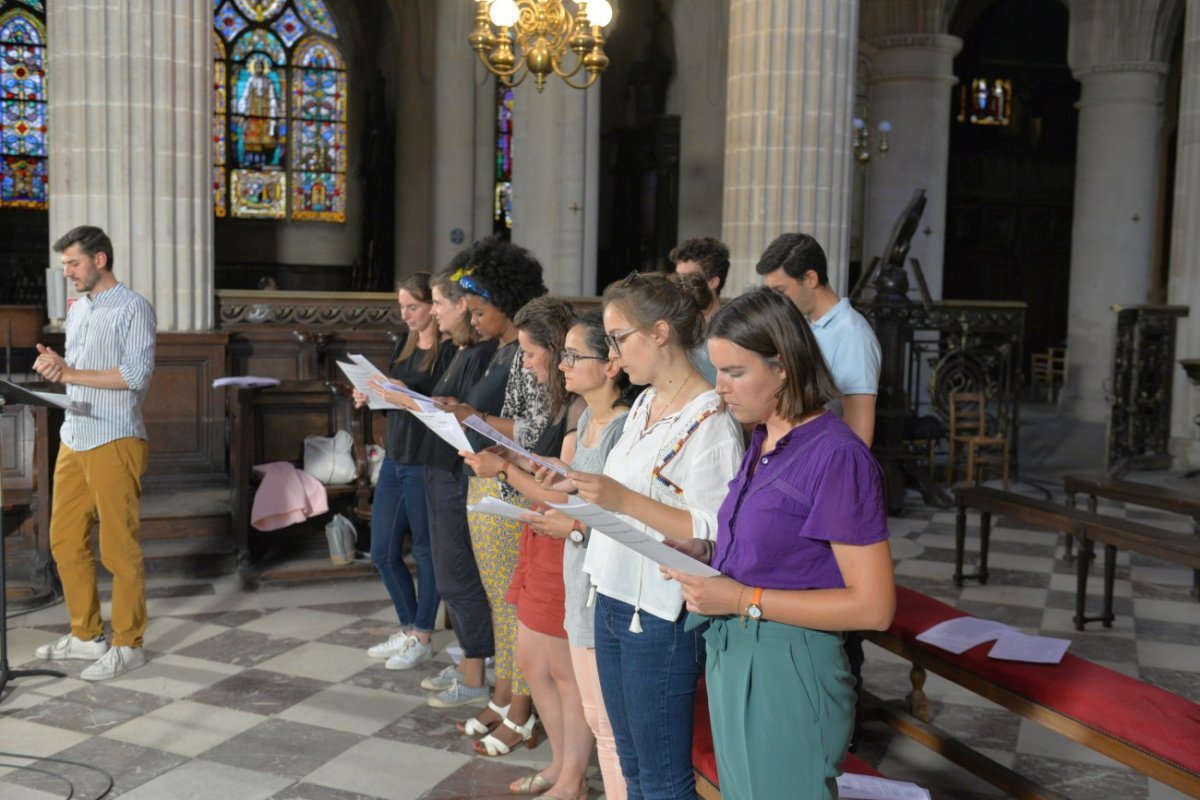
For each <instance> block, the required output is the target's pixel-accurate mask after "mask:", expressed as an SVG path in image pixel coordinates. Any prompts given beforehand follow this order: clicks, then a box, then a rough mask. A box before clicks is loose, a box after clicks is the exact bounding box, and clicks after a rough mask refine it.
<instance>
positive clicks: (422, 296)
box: [394, 272, 442, 375]
mask: <svg viewBox="0 0 1200 800" xmlns="http://www.w3.org/2000/svg"><path fill="white" fill-rule="evenodd" d="M401 290H403V291H406V292H408V293H409V294H411V295H412V296H413V297H415V298H416V299H417V302H418V303H432V302H433V291H432V290H431V289H430V288H429V273H428V272H414V273H413V274H412V275H409V276H408V277H407V278H401V279H400V280H399V281H397V282H396V292H397V294H398V293H399V292H400V291H401ZM429 324H430V325H432V326H433V347H431V348H429V349H428V350H426V351H425V355H424V357H422V358H421V371H422V372H424V373H427V374H429V375H432V374H433V370H434V369H435V368H436V367H437V363H438V349H439V346H440V345H441V343H442V336H441V331H439V330H438V326H437V320H436V319H431V320H430V321H429ZM420 339H421V334H420V333H418V332H417V331H414V330H412V329H409V331H408V338H407V339H405V340H404V347H403V349H401V350H400V355H398V356H396V361H395V362H394V363H396V364H399V363H400V362H401V361H406V360H408V358H409V357H410V356H411V355H412V354H413V353H414V352H415V351H416V349H417V345H418V343H419V341H420Z"/></svg>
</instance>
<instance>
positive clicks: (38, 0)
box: [17, 0, 46, 14]
mask: <svg viewBox="0 0 1200 800" xmlns="http://www.w3.org/2000/svg"><path fill="white" fill-rule="evenodd" d="M17 2H18V3H24V4H25V5H27V6H29V7H30V8H32V9H33V10H34V11H40V12H42V13H43V14H45V13H46V8H45V7H44V6H43V5H42V0H17Z"/></svg>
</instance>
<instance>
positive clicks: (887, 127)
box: [879, 119, 892, 133]
mask: <svg viewBox="0 0 1200 800" xmlns="http://www.w3.org/2000/svg"><path fill="white" fill-rule="evenodd" d="M879 130H880V131H881V132H883V133H891V132H892V123H890V122H888V121H887V120H886V119H885V120H884V121H883V122H881V123H879Z"/></svg>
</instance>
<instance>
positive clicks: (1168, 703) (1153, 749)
mask: <svg viewBox="0 0 1200 800" xmlns="http://www.w3.org/2000/svg"><path fill="white" fill-rule="evenodd" d="M965 616H969V615H968V614H967V613H966V612H964V611H960V610H958V609H957V608H954V607H953V606H950V605H947V604H946V603H943V602H941V601H940V600H936V599H934V598H932V597H929V596H927V595H924V594H921V593H920V592H915V591H913V590H911V589H906V588H904V587H902V586H897V587H896V618H895V621H894V622H893V623H892V627H891V628H890V629H889V631H888V632H889V633H890V634H891V635H893V636H895V637H897V638H899V639H902V640H904V641H905V642H908V643H909V644H912V645H914V646H916V647H919V648H921V649H923V650H928V651H929V652H931V653H935V654H936V655H937V656H939V657H940V658H943V659H945V660H946V661H949V662H952V663H957V664H959V665H960V666H962V667H963V668H964V669H967V670H969V671H970V672H972V673H974V674H975V675H978V676H980V677H982V678H985V679H986V680H989V681H991V682H992V683H994V684H996V685H997V686H1001V687H1003V688H1005V689H1007V690H1008V691H1010V692H1013V693H1015V694H1018V695H1021V696H1022V697H1026V698H1028V699H1029V700H1031V701H1033V702H1035V703H1038V704H1040V705H1042V706H1045V707H1047V708H1050V709H1053V710H1054V711H1057V712H1058V713H1060V714H1063V715H1065V716H1068V717H1070V718H1071V719H1074V720H1076V721H1077V722H1080V723H1082V724H1084V725H1087V726H1088V727H1090V728H1093V729H1095V730H1097V731H1100V732H1102V733H1104V734H1106V735H1108V736H1111V737H1113V738H1115V739H1119V740H1121V741H1123V742H1125V743H1127V744H1131V745H1134V746H1135V747H1138V748H1140V749H1142V750H1145V751H1147V752H1150V753H1153V754H1154V755H1156V756H1157V757H1159V758H1161V759H1162V760H1164V761H1167V762H1170V763H1172V764H1176V765H1178V766H1179V767H1182V768H1183V769H1185V770H1187V771H1189V772H1191V773H1192V774H1194V775H1200V747H1197V745H1196V743H1197V742H1200V705H1197V704H1196V703H1193V702H1191V701H1190V700H1187V699H1186V698H1183V697H1180V696H1179V695H1177V694H1172V693H1171V692H1168V691H1167V690H1165V689H1160V688H1158V687H1156V686H1151V685H1150V684H1148V683H1143V682H1142V681H1139V680H1137V679H1136V678H1130V677H1129V676H1127V675H1123V674H1121V673H1120V672H1115V671H1113V670H1111V669H1108V668H1106V667H1102V666H1100V665H1098V664H1094V663H1092V662H1091V661H1087V660H1085V659H1082V658H1077V657H1075V656H1073V655H1071V654H1070V653H1067V654H1066V655H1065V656H1064V657H1063V660H1062V663H1060V664H1023V663H1020V662H1015V661H1000V660H997V659H993V658H988V655H987V653H988V651H989V650H990V649H991V647H992V643H991V642H988V643H986V644H981V645H978V646H977V647H973V648H971V649H970V650H968V651H966V652H965V653H963V654H962V655H958V656H956V655H954V654H953V653H948V652H946V651H945V650H942V649H940V648H937V647H934V646H933V645H928V644H925V643H923V642H918V641H917V640H916V637H917V634H919V633H922V632H924V631H926V630H928V629H929V628H932V627H933V626H934V625H936V624H938V623H939V622H944V621H946V620H948V619H956V618H958V617H965Z"/></svg>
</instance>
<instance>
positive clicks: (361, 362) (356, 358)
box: [346, 353, 387, 380]
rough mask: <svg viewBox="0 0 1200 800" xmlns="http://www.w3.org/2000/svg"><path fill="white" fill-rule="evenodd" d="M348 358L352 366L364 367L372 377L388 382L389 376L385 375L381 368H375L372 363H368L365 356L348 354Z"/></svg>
mask: <svg viewBox="0 0 1200 800" xmlns="http://www.w3.org/2000/svg"><path fill="white" fill-rule="evenodd" d="M346 358H348V359H350V362H351V363H352V364H354V365H356V366H359V367H362V368H363V369H364V370H366V371H367V372H369V373H371V375H373V376H377V377H380V378H383V379H384V380H387V375H384V374H383V372H382V370H380V369H379V367H377V366H375V365H374V364H372V363H371V362H370V361H368V360H367V357H366V356H364V355H363V354H362V353H347V354H346Z"/></svg>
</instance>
